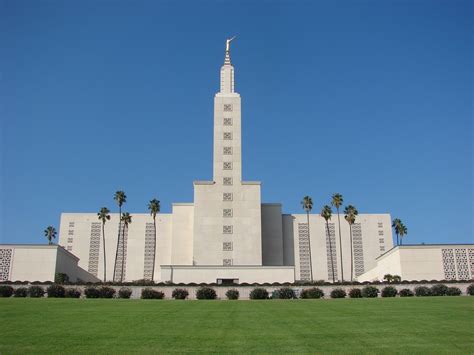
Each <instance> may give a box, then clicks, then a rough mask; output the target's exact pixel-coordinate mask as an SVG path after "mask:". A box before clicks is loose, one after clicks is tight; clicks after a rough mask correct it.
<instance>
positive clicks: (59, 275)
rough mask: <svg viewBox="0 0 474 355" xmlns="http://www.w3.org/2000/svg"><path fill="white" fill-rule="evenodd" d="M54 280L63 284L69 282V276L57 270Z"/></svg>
mask: <svg viewBox="0 0 474 355" xmlns="http://www.w3.org/2000/svg"><path fill="white" fill-rule="evenodd" d="M54 282H55V283H57V284H64V283H67V282H69V276H68V275H67V274H65V273H63V272H57V273H56V274H55V275H54Z"/></svg>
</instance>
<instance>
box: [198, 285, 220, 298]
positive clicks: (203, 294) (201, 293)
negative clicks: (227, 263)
mask: <svg viewBox="0 0 474 355" xmlns="http://www.w3.org/2000/svg"><path fill="white" fill-rule="evenodd" d="M196 298H197V299H198V300H215V299H216V298H217V293H216V290H214V289H213V288H211V287H200V288H198V289H197V291H196Z"/></svg>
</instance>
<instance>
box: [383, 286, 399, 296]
mask: <svg viewBox="0 0 474 355" xmlns="http://www.w3.org/2000/svg"><path fill="white" fill-rule="evenodd" d="M397 293H398V291H397V289H396V288H395V287H393V286H386V287H384V288H383V289H382V293H381V294H382V297H395V296H396V295H397Z"/></svg>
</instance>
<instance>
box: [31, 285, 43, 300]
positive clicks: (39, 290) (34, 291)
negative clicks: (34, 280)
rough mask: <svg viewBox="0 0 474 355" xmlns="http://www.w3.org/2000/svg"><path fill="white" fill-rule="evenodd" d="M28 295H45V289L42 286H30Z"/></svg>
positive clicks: (38, 296) (36, 296) (34, 296)
mask: <svg viewBox="0 0 474 355" xmlns="http://www.w3.org/2000/svg"><path fill="white" fill-rule="evenodd" d="M28 295H30V297H33V298H40V297H43V296H44V289H43V287H41V286H30V287H29V288H28Z"/></svg>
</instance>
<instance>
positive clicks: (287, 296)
mask: <svg viewBox="0 0 474 355" xmlns="http://www.w3.org/2000/svg"><path fill="white" fill-rule="evenodd" d="M273 296H274V298H279V299H282V300H291V299H293V298H296V295H295V291H294V290H293V289H292V288H290V287H282V288H279V289H278V290H276V291H275V292H274V293H273Z"/></svg>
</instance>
